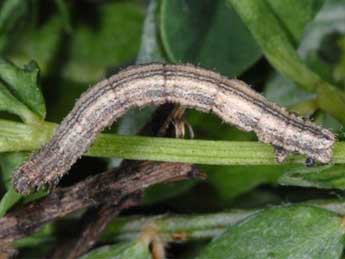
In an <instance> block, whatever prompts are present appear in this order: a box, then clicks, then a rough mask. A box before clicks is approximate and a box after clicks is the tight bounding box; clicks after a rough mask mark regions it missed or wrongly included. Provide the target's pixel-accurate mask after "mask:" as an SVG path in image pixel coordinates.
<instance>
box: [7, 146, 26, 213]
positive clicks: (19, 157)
mask: <svg viewBox="0 0 345 259" xmlns="http://www.w3.org/2000/svg"><path fill="white" fill-rule="evenodd" d="M26 159H27V154H26V153H22V152H18V153H7V154H6V153H3V154H1V155H0V166H1V176H2V182H3V183H4V184H5V187H6V189H7V192H6V193H5V194H4V196H3V197H2V198H1V201H0V217H2V216H3V215H4V214H5V213H6V211H8V210H9V209H10V208H11V207H13V205H15V204H16V203H17V202H18V201H19V200H20V199H21V198H22V196H21V195H19V194H18V193H16V192H15V191H14V189H13V187H12V182H11V175H12V172H13V170H14V169H15V168H17V167H18V166H19V165H20V164H21V163H23V162H24V161H25V160H26Z"/></svg>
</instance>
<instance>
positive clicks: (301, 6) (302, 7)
mask: <svg viewBox="0 0 345 259" xmlns="http://www.w3.org/2000/svg"><path fill="white" fill-rule="evenodd" d="M264 1H267V2H268V3H269V5H270V7H271V8H272V11H273V12H274V14H275V15H276V17H277V19H278V20H279V21H280V22H281V24H282V27H284V28H285V30H286V32H287V33H288V34H289V35H290V36H291V37H290V39H291V42H292V43H293V45H294V46H298V44H299V42H300V40H301V38H302V35H303V33H304V30H305V27H306V25H307V24H308V23H309V22H310V21H312V20H313V19H314V17H315V15H316V14H317V13H318V12H319V10H320V8H321V7H322V5H323V4H324V2H325V0H288V1H286V0H264ZM291 17H293V19H291Z"/></svg>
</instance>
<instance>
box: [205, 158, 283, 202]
mask: <svg viewBox="0 0 345 259" xmlns="http://www.w3.org/2000/svg"><path fill="white" fill-rule="evenodd" d="M202 168H205V166H204V167H202ZM284 168H285V167H284V166H265V165H262V166H216V167H215V166H213V167H206V169H207V172H209V173H208V181H209V182H210V184H211V185H212V186H214V189H215V190H216V192H217V193H218V195H219V197H220V198H221V199H222V200H224V201H227V200H230V199H233V198H235V197H237V196H238V195H241V194H243V193H245V192H247V191H249V190H251V189H253V188H255V187H256V186H258V185H260V184H263V183H275V182H276V181H277V179H278V177H279V176H280V175H281V174H282V172H284Z"/></svg>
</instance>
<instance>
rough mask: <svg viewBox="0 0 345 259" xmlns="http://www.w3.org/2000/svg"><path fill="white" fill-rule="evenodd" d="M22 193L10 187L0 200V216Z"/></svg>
mask: <svg viewBox="0 0 345 259" xmlns="http://www.w3.org/2000/svg"><path fill="white" fill-rule="evenodd" d="M21 198H22V195H20V194H18V193H17V192H16V191H15V190H14V189H13V188H12V187H10V188H9V190H8V191H7V192H6V193H5V194H4V195H3V196H2V198H1V200H0V217H2V216H3V215H5V214H6V212H7V211H8V210H9V209H10V208H12V207H13V206H14V205H15V204H16V203H17V202H18V201H19V200H20V199H21Z"/></svg>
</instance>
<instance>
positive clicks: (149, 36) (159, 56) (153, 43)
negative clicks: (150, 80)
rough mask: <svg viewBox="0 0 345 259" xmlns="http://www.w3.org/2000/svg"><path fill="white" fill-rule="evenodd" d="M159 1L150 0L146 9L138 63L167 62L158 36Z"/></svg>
mask: <svg viewBox="0 0 345 259" xmlns="http://www.w3.org/2000/svg"><path fill="white" fill-rule="evenodd" d="M157 9H158V1H157V0H150V3H149V5H148V7H147V10H146V16H145V20H144V27H143V32H142V34H141V43H140V49H139V53H138V56H137V61H136V63H137V64H144V63H150V62H165V61H166V58H165V53H164V50H163V48H162V45H161V42H160V38H159V37H158V36H159V35H158V33H159V28H158V21H157Z"/></svg>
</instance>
